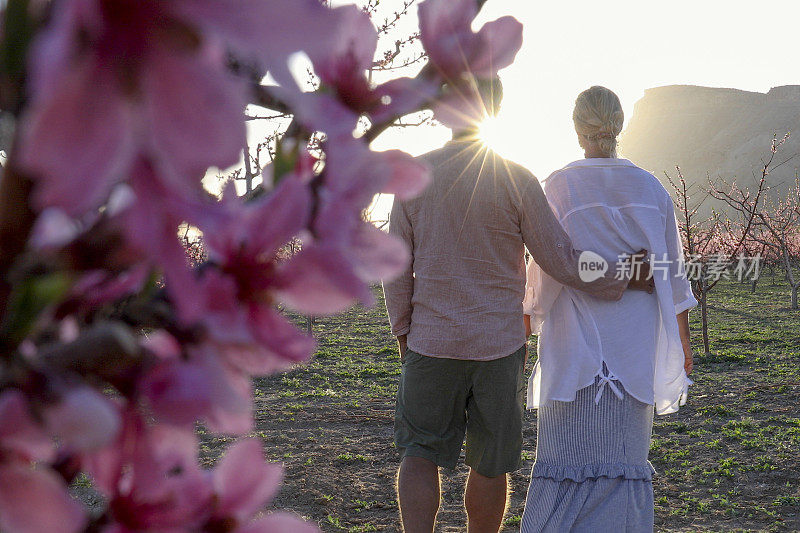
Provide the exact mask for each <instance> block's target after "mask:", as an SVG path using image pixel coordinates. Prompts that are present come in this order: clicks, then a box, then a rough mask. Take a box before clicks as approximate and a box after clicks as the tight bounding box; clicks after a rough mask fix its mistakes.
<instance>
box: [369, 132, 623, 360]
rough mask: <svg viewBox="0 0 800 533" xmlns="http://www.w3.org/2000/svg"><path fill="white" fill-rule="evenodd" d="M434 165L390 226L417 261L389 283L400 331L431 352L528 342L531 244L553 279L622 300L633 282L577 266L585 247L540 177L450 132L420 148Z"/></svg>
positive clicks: (497, 352)
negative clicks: (564, 223) (434, 146)
mask: <svg viewBox="0 0 800 533" xmlns="http://www.w3.org/2000/svg"><path fill="white" fill-rule="evenodd" d="M420 159H421V160H422V161H424V162H426V163H427V164H428V165H430V167H431V170H432V172H433V180H432V183H431V185H430V186H429V187H428V188H427V189H426V190H425V192H424V193H423V194H422V195H420V196H419V197H417V198H414V199H412V200H408V201H405V202H400V201H395V202H394V205H393V206H392V212H391V215H390V219H389V220H390V221H389V224H390V225H389V232H390V233H392V234H393V235H396V236H398V237H399V238H400V239H402V240H403V241H404V242H405V243H406V244H407V245H408V247H409V249H410V250H411V254H412V259H411V264H410V266H409V268H408V270H407V271H406V272H404V273H403V274H402V275H401V276H400V277H398V278H397V279H395V280H393V281H391V282H387V283H385V284H384V294H385V296H386V308H387V311H388V313H389V320H390V322H391V327H392V333H393V334H394V335H398V336H399V335H407V336H408V337H407V338H408V347H409V348H410V349H412V350H414V351H415V352H417V353H420V354H423V355H428V356H432V357H446V358H454V359H469V360H491V359H498V358H500V357H505V356H507V355H511V354H512V353H514V352H515V351H516V350H518V349H519V348H520V347H521V346H522V345H523V344H524V343H525V327H524V324H523V320H522V300H523V298H524V296H525V259H524V250H525V247H527V249H528V251H529V252H530V254H531V256H532V258H533V260H534V261H536V262H537V263H538V264H539V265H540V266H541V267H542V270H544V271H545V272H547V273H548V274H550V275H551V276H552V277H553V278H554V279H555V280H557V281H559V282H561V283H564V284H566V285H571V286H573V287H576V288H578V289H582V290H585V291H587V292H589V293H590V294H593V295H594V296H597V297H600V298H604V299H612V300H616V299H619V298H620V297H621V296H622V292H623V291H624V289H625V286H626V282H625V281H622V280H615V279H613V278H612V277H611V276H610V275H609V274H607V277H604V278H600V279H598V280H596V281H593V282H591V283H585V282H583V281H581V279H580V277H579V276H578V257H579V255H580V250H575V249H574V248H573V247H572V242H571V241H570V239H569V237H568V236H567V234H566V233H565V232H564V229H563V228H562V227H561V225H560V224H559V222H558V220H557V219H556V217H555V215H554V214H553V212H552V210H551V209H550V206H549V205H548V203H547V199H546V198H545V196H544V193H543V192H542V187H541V186H540V185H539V182H538V181H537V180H536V178H535V177H534V176H533V175H532V174H531V173H530V172H528V171H527V170H525V169H524V168H522V167H521V166H519V165H516V164H514V163H512V162H509V161H506V160H504V159H502V158H501V157H500V156H498V155H497V154H495V153H494V152H492V151H489V150H487V149H486V148H485V147H484V146H483V145H481V144H480V143H476V142H465V141H451V142H449V143H447V144H446V145H445V146H444V147H443V148H441V149H439V150H435V151H433V152H430V153H428V154H425V155H423V156H421V157H420Z"/></svg>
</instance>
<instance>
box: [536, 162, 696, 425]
mask: <svg viewBox="0 0 800 533" xmlns="http://www.w3.org/2000/svg"><path fill="white" fill-rule="evenodd" d="M544 190H545V193H546V195H547V199H548V201H549V202H550V205H551V206H552V208H553V211H554V212H555V214H556V216H557V217H558V219H559V220H560V222H561V224H562V225H563V226H564V229H565V230H566V231H567V233H568V234H569V236H570V238H571V239H572V242H573V245H574V246H575V248H578V249H580V250H591V251H593V252H595V253H597V254H599V255H600V256H601V257H602V258H603V259H604V260H605V261H606V262H607V264H608V268H609V269H612V272H613V271H617V269H618V267H617V265H618V264H619V263H620V254H623V253H625V254H632V253H635V252H637V251H639V250H641V249H646V250H648V252H649V253H650V254H651V258H650V262H651V266H652V268H653V276H654V279H655V285H656V291H655V293H654V294H647V293H646V292H642V291H625V294H624V296H623V297H622V299H621V300H619V301H617V302H609V301H605V300H600V299H598V298H594V297H592V296H590V295H588V294H586V293H584V292H581V291H579V290H576V289H572V288H570V287H566V286H563V285H561V284H560V283H558V282H557V281H555V280H554V279H553V278H551V277H550V276H548V275H547V274H546V273H545V272H543V271H542V270H541V269H540V268H539V266H538V265H537V264H536V263H535V262H534V261H530V262H529V264H528V282H527V289H526V296H525V301H524V302H523V308H524V310H525V314H529V315H531V323H532V327H533V331H534V333H538V334H539V347H538V354H539V358H538V361H537V363H536V366H535V368H534V372H533V374H532V375H531V378H530V380H529V382H528V407H529V408H538V407H539V406H540V405H543V404H545V403H546V402H549V401H552V400H560V401H572V400H574V399H575V393H576V392H577V391H578V390H579V389H581V388H583V387H587V386H589V385H591V384H593V383H594V381H595V377H596V376H598V375H599V376H600V377H601V382H600V383H599V387H598V394H602V393H603V390H605V389H610V390H611V392H613V393H615V394H619V391H618V389H617V387H616V386H614V380H619V382H621V383H622V385H623V387H625V390H626V391H628V392H629V393H630V394H631V395H632V396H633V397H634V398H636V399H638V400H639V401H641V402H644V403H648V404H653V405H654V406H655V411H656V413H658V414H667V413H672V412H674V411H677V410H678V408H679V406H680V405H682V404H683V403H685V401H686V391H687V388H688V385H689V384H690V383H691V381H690V380H689V378H688V377H687V376H686V373H685V372H684V369H683V362H684V355H683V348H682V346H681V341H680V335H679V333H678V321H677V319H676V315H677V314H678V313H680V312H682V311H685V310H686V309H689V308H691V307H694V306H695V305H697V300H695V298H694V296H693V295H692V290H691V286H690V283H689V281H688V280H687V279H686V277H685V274H684V267H683V249H682V246H681V241H680V236H679V233H678V228H677V224H676V221H675V213H674V210H673V206H672V200H671V199H670V196H669V193H667V191H666V190H665V189H664V187H663V186H662V185H661V183H659V181H658V180H657V179H656V178H655V177H654V176H653V175H652V174H650V173H649V172H647V171H645V170H643V169H641V168H639V167H637V166H636V165H634V164H633V163H631V162H630V161H628V160H627V159H583V160H580V161H575V162H574V163H570V164H569V165H567V166H566V167H564V168H563V169H561V170H558V171H556V172H554V173H553V174H552V175H550V177H548V178H547V180H545V182H544ZM620 268H621V267H620ZM603 363H605V364H606V367H607V368H608V371H609V372H608V373H605V374H604V373H603ZM615 389H616V390H615Z"/></svg>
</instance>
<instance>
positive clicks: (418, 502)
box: [397, 457, 440, 533]
mask: <svg viewBox="0 0 800 533" xmlns="http://www.w3.org/2000/svg"><path fill="white" fill-rule="evenodd" d="M439 491H440V489H439V467H438V466H436V464H435V463H433V462H431V461H429V460H427V459H423V458H422V457H404V458H403V461H402V462H401V463H400V469H399V470H398V471H397V501H398V502H399V504H400V519H401V520H402V522H403V531H405V533H431V532H432V531H433V525H434V523H435V522H436V513H438V512H439Z"/></svg>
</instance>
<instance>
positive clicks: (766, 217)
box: [708, 133, 800, 309]
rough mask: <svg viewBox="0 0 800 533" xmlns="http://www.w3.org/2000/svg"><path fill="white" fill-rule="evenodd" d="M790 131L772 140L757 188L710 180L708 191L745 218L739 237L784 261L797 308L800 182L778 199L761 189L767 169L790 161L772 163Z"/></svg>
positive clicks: (793, 302) (793, 304) (768, 170)
mask: <svg viewBox="0 0 800 533" xmlns="http://www.w3.org/2000/svg"><path fill="white" fill-rule="evenodd" d="M788 136H789V134H788V133H787V134H786V135H784V136H783V138H781V139H778V138H777V136H776V137H774V138H773V140H772V147H771V149H770V155H769V157H768V158H767V159H766V160H764V161H762V163H763V166H762V172H761V178H760V180H758V188H757V190H756V191H755V192H752V191H751V190H750V189H748V188H746V187H745V188H742V187H741V186H739V185H738V184H737V183H736V182H735V181H734V182H731V183H728V182H725V181H721V182H720V183H711V182H709V189H708V192H709V194H710V195H711V196H712V197H714V198H716V199H718V200H721V201H722V202H724V203H725V204H726V205H727V206H728V207H730V208H731V209H732V210H733V211H734V212H735V213H737V214H738V216H739V217H740V218H741V219H742V220H745V221H747V223H746V224H744V225H743V230H742V239H743V242H744V240H746V239H750V240H752V241H754V242H757V243H760V244H761V245H762V246H763V247H765V248H767V249H770V250H772V252H773V253H775V254H776V256H777V257H778V258H780V261H781V262H782V264H783V267H784V271H785V275H786V281H787V282H788V283H789V286H790V287H791V289H792V309H797V308H798V302H797V293H798V289H800V277H798V276H797V275H796V273H795V271H796V270H798V269H800V263H798V252H797V250H796V248H797V239H798V237H800V229H798V222H800V197H799V193H800V185H798V184H797V182H796V183H795V187H794V188H793V189H791V190H790V191H789V194H788V196H787V197H786V199H784V200H781V201H777V200H772V199H768V198H766V197H765V196H766V195H765V194H764V192H765V191H767V190H768V189H769V187H768V186H767V176H768V175H769V174H770V172H772V171H774V170H775V169H777V168H779V167H780V166H782V165H784V164H785V163H787V162H789V161H790V160H791V159H792V157H789V158H788V159H785V160H784V161H783V162H781V163H780V164H777V165H774V166H773V161H774V159H775V156H776V154H777V153H778V150H779V148H780V146H781V145H782V144H783V143H784V142H785V141H786V139H787V138H788Z"/></svg>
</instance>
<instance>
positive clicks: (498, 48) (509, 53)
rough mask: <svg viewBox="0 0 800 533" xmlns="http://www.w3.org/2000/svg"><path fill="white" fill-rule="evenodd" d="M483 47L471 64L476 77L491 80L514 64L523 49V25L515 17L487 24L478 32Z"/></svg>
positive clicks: (503, 18) (471, 70) (470, 66)
mask: <svg viewBox="0 0 800 533" xmlns="http://www.w3.org/2000/svg"><path fill="white" fill-rule="evenodd" d="M478 38H479V39H481V42H482V43H483V46H481V47H480V48H479V53H478V54H477V55H476V56H475V57H473V58H472V60H471V61H470V63H469V68H470V72H471V73H472V74H473V75H474V76H476V77H479V78H481V77H484V78H490V77H492V76H494V75H495V74H496V73H497V71H498V70H501V69H504V68H505V67H507V66H509V65H510V64H511V63H513V62H514V58H515V57H516V56H517V52H519V49H520V48H521V47H522V24H520V22H519V21H518V20H517V19H515V18H514V17H502V18H499V19H497V20H495V21H492V22H487V23H486V24H485V25H484V26H483V27H482V28H481V29H480V31H479V32H478Z"/></svg>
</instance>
